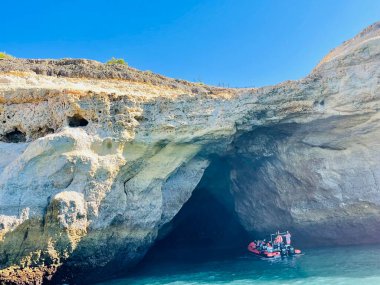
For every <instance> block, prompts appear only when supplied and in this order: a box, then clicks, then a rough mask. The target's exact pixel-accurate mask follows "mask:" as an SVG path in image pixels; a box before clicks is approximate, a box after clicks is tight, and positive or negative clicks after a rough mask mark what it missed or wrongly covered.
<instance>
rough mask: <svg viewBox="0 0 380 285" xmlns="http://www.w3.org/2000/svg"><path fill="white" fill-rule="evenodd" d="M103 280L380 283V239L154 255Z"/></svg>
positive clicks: (131, 283) (135, 284)
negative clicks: (199, 255)
mask: <svg viewBox="0 0 380 285" xmlns="http://www.w3.org/2000/svg"><path fill="white" fill-rule="evenodd" d="M102 284H103V285H111V284H112V285H127V284H128V285H141V284H152V285H163V284H170V285H183V284H194V285H196V284H202V285H206V284H213V285H214V284H231V285H232V284H233V285H244V284H258V285H261V284H268V285H269V284H270V285H272V284H273V285H277V284H295V285H297V284H298V285H300V284H308V285H313V284H315V285H322V284H323V285H329V284H334V285H339V284H352V285H354V284H355V285H357V284H368V285H372V284H373V285H380V245H374V246H351V247H349V246H347V247H332V248H321V249H306V250H304V254H303V255H300V256H294V257H286V258H276V259H272V260H268V259H260V258H258V257H256V256H251V255H250V254H249V253H244V254H241V256H237V257H230V258H219V259H215V258H214V259H211V260H204V261H202V260H199V259H196V260H191V261H189V260H188V259H186V256H184V257H183V258H182V259H181V260H178V259H177V258H175V259H173V260H172V261H171V260H165V261H159V260H156V261H148V262H145V263H144V264H143V265H142V266H141V267H140V268H139V269H138V270H137V271H134V273H131V274H130V275H129V276H128V277H125V278H121V279H114V280H111V281H107V282H106V283H102Z"/></svg>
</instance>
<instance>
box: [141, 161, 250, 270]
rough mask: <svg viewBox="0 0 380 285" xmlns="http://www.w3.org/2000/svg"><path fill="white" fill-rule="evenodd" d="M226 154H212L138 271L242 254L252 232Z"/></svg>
mask: <svg viewBox="0 0 380 285" xmlns="http://www.w3.org/2000/svg"><path fill="white" fill-rule="evenodd" d="M230 183H231V182H230V167H229V164H228V161H227V159H226V158H223V157H213V159H212V162H211V164H210V166H209V167H208V168H207V169H206V171H205V173H204V175H203V177H202V179H201V181H200V182H199V184H198V185H197V187H196V189H195V190H194V191H193V193H192V195H191V197H190V199H189V200H188V201H187V202H186V203H185V204H184V205H183V207H182V208H181V210H180V211H179V213H178V214H177V215H176V216H175V217H174V219H173V220H172V221H171V222H170V223H168V224H167V225H165V226H164V227H163V228H162V229H161V230H160V232H159V237H158V239H157V241H156V242H155V244H154V245H153V246H152V248H151V249H150V250H149V252H148V253H147V255H146V256H145V258H144V259H143V260H142V262H141V263H140V264H139V266H138V268H137V269H136V270H137V271H140V270H144V269H146V268H148V267H149V266H150V265H153V264H157V262H161V263H162V262H167V263H173V264H174V263H182V264H186V263H188V264H191V263H194V262H208V261H213V260H222V259H229V258H234V257H237V256H241V255H242V254H245V253H246V247H247V244H248V243H249V240H250V237H249V234H248V233H247V232H246V231H245V229H244V228H243V226H242V225H241V224H240V222H239V218H238V216H237V214H236V212H235V208H234V199H233V196H232V194H231V192H230V189H231V187H230Z"/></svg>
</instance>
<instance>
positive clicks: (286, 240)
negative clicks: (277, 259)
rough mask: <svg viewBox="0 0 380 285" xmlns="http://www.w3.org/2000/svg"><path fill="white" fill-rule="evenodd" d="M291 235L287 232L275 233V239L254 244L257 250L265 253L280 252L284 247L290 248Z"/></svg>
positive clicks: (258, 241)
mask: <svg viewBox="0 0 380 285" xmlns="http://www.w3.org/2000/svg"><path fill="white" fill-rule="evenodd" d="M291 237H292V236H291V234H290V233H289V231H286V233H283V234H281V233H280V232H279V231H277V233H276V238H275V239H274V240H273V242H272V241H268V242H267V241H266V240H265V239H264V240H255V241H254V244H255V246H256V248H257V249H258V250H260V251H261V250H265V251H267V252H273V251H275V250H280V249H281V248H283V247H285V246H290V244H291Z"/></svg>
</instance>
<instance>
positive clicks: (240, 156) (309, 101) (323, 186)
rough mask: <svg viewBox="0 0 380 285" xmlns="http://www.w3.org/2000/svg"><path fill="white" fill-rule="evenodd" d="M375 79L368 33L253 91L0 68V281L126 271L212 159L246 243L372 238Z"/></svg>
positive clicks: (133, 75)
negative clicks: (269, 238)
mask: <svg viewBox="0 0 380 285" xmlns="http://www.w3.org/2000/svg"><path fill="white" fill-rule="evenodd" d="M379 66H380V24H379V23H377V24H374V25H372V26H371V27H369V28H367V29H366V30H364V31H363V32H362V33H361V34H359V35H358V36H356V37H355V38H354V39H352V40H350V41H348V42H346V43H344V44H343V45H342V46H341V47H338V48H336V49H335V50H333V51H332V52H331V53H330V54H329V55H327V56H326V57H325V58H324V59H323V60H322V62H321V63H320V64H319V65H318V66H317V67H316V68H315V69H314V70H313V71H312V73H311V74H310V75H309V76H307V77H306V78H305V79H302V80H299V81H287V82H284V83H281V84H279V85H276V86H269V87H263V88H254V89H226V88H217V87H211V86H206V85H203V84H195V83H189V82H186V81H182V80H175V79H170V78H166V77H163V76H159V75H155V74H152V73H151V72H142V71H138V70H135V69H132V68H129V67H126V66H123V65H104V64H101V63H98V62H95V61H89V60H72V59H63V60H22V59H9V60H1V61H0V122H1V124H0V140H1V142H0V266H1V267H0V268H2V270H1V271H0V276H1V277H0V278H1V279H0V280H7V281H12V282H14V283H27V282H37V283H38V282H42V280H43V279H44V278H45V280H47V279H51V278H52V277H53V278H55V280H69V281H70V278H74V277H76V280H77V281H78V280H82V281H83V282H87V281H91V280H94V279H96V278H97V277H98V276H103V277H104V276H109V275H112V274H114V273H117V272H118V271H119V270H122V269H125V268H129V267H131V266H132V265H134V264H135V263H136V262H138V261H139V260H140V259H141V257H142V256H144V254H145V253H146V251H147V250H148V249H149V247H150V245H151V244H152V243H153V242H154V240H155V238H156V237H157V234H158V231H159V229H160V228H162V226H163V225H165V224H167V223H169V222H170V221H171V220H172V218H173V217H174V216H175V215H176V214H177V213H178V211H179V210H180V209H181V207H182V205H183V204H184V203H185V202H186V201H187V200H188V199H189V198H190V196H191V193H192V191H193V190H194V188H195V187H196V185H197V184H198V182H199V181H200V179H201V178H202V175H203V173H204V171H205V169H206V168H207V167H208V165H209V163H210V162H212V157H213V156H215V155H217V156H223V157H226V158H227V160H228V161H229V163H230V166H231V171H230V180H231V189H230V190H231V193H232V194H233V197H234V204H235V210H236V212H237V214H238V216H239V219H240V221H241V223H242V225H243V226H244V227H245V228H246V230H247V231H249V232H251V233H257V232H265V231H268V230H273V229H277V228H278V227H279V226H280V225H283V226H286V227H288V228H290V229H292V230H293V231H294V232H296V233H297V234H298V235H299V236H300V237H302V239H303V240H304V241H311V240H312V241H313V242H314V243H318V242H321V241H325V242H329V243H340V236H341V235H342V234H346V233H349V236H350V237H351V238H348V239H346V240H345V242H346V243H355V242H358V237H359V236H360V239H359V240H360V242H374V241H380V240H379V237H380V227H379V226H378V224H379V222H380V124H379V119H380V115H379V112H378V111H379V107H380V87H379V78H380V70H379ZM215 179H217V177H215ZM210 182H212V181H210ZM316 226H319V228H320V227H321V226H322V227H323V229H325V230H324V231H315V230H312V229H314V228H315V227H316ZM71 274H72V275H71Z"/></svg>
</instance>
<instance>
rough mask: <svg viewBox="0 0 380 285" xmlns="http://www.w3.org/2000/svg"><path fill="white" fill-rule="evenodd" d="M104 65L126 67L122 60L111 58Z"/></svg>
mask: <svg viewBox="0 0 380 285" xmlns="http://www.w3.org/2000/svg"><path fill="white" fill-rule="evenodd" d="M106 64H123V65H128V64H127V63H126V62H125V60H124V59H123V58H114V57H112V58H111V59H110V60H109V61H107V62H106Z"/></svg>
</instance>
